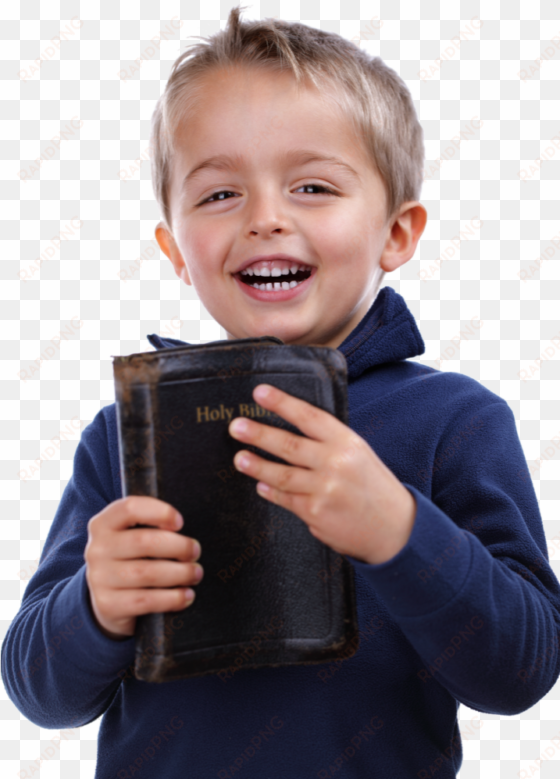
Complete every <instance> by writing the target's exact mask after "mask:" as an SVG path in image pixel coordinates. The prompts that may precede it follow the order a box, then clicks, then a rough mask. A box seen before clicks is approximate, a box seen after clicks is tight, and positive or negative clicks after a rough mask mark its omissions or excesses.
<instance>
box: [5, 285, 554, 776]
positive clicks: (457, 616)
mask: <svg viewBox="0 0 560 779" xmlns="http://www.w3.org/2000/svg"><path fill="white" fill-rule="evenodd" d="M148 338H149V340H150V343H151V344H152V345H153V346H155V347H156V348H165V347H170V346H176V345H178V344H182V343H184V342H182V341H178V340H176V339H165V338H160V337H159V336H157V335H150V336H148ZM339 349H340V351H341V352H342V353H343V354H344V356H345V358H346V361H347V364H348V380H349V383H348V399H349V425H350V427H351V428H352V429H353V430H355V431H356V432H357V433H359V434H360V435H361V436H362V437H363V438H364V439H365V440H366V441H367V442H368V443H369V444H370V446H371V447H372V448H373V449H374V450H375V452H376V453H377V454H378V456H379V457H380V458H381V459H382V460H383V462H384V463H385V464H386V465H387V466H388V467H389V468H390V469H391V470H392V471H393V473H394V474H395V475H396V476H397V477H398V478H399V479H400V481H401V482H402V483H403V484H404V486H405V487H406V488H407V489H408V490H410V492H411V493H412V494H413V495H414V497H415V499H416V503H417V512H416V517H415V522H414V527H413V530H412V534H411V536H410V538H409V540H408V542H407V544H406V546H405V547H404V548H403V549H402V550H401V551H400V552H399V553H398V554H397V555H396V556H395V557H393V558H392V559H390V560H388V561H387V562H385V563H382V564H380V565H368V564H367V563H364V562H360V561H358V560H356V559H354V558H352V557H348V559H349V560H350V561H351V563H352V565H353V567H354V571H355V581H356V596H357V606H358V617H359V625H360V646H359V650H358V651H357V652H356V654H354V655H353V656H352V657H350V658H346V659H344V660H339V661H337V662H335V663H332V664H328V663H327V664H320V665H310V666H309V665H308V666H286V667H278V668H261V669H240V670H239V671H238V672H237V673H235V675H233V676H232V677H231V678H228V679H222V678H220V677H219V676H217V675H213V674H212V675H207V676H203V677H197V678H193V679H190V680H180V681H172V682H167V683H163V684H150V683H148V682H143V681H138V680H137V679H136V678H135V677H134V674H133V672H132V664H133V661H134V638H130V639H129V640H126V641H123V642H115V641H112V640H111V639H109V638H107V637H106V636H105V635H103V634H102V633H101V632H100V630H99V629H98V627H97V626H96V623H95V621H94V619H93V616H92V612H91V605H90V602H89V599H88V587H87V581H86V577H85V563H84V557H83V554H84V548H85V545H86V541H87V522H88V520H89V519H90V518H91V517H92V516H94V515H95V514H97V513H98V512H99V511H101V510H102V509H103V508H104V507H105V506H106V505H107V504H108V503H111V502H112V501H114V500H116V499H118V498H120V497H122V492H121V482H120V472H119V458H118V442H117V431H116V417H115V404H112V405H109V406H106V407H105V408H103V409H101V411H99V412H98V414H97V415H96V417H95V419H94V420H93V422H91V424H89V425H88V426H87V427H86V428H85V429H84V431H83V432H82V436H81V440H80V443H79V445H78V447H77V449H76V453H75V457H74V467H73V474H72V477H71V479H70V481H69V482H68V484H67V486H66V488H65V490H64V493H63V496H62V499H61V501H60V505H59V507H58V509H57V512H56V515H55V518H54V521H53V524H52V527H51V529H50V531H49V535H48V538H47V541H46V544H45V547H44V549H43V552H42V555H41V561H40V564H39V568H38V570H37V571H36V573H35V574H34V575H33V577H32V578H31V580H30V581H29V584H28V586H27V589H26V591H25V595H24V598H23V602H22V604H21V607H20V610H19V612H18V614H17V615H16V617H15V619H14V620H13V622H12V624H11V625H10V628H9V630H8V632H7V635H6V639H5V641H4V644H3V648H2V677H3V680H4V683H5V685H6V688H7V690H8V694H9V696H10V697H11V699H12V701H13V702H14V703H15V705H16V706H17V707H18V709H19V710H20V711H21V712H22V713H23V714H24V715H25V716H26V717H27V718H28V719H29V720H31V722H34V723H36V724H38V725H40V726H42V727H45V728H51V729H55V728H66V727H70V726H72V727H78V726H80V725H85V724H87V723H89V722H92V721H93V720H95V719H97V718H98V717H100V716H101V715H103V720H102V722H101V726H100V731H99V741H98V756H97V770H96V774H95V776H96V779H113V778H115V779H129V777H133V776H137V777H139V779H143V777H149V778H150V779H152V778H155V777H165V779H207V778H208V779H210V778H212V777H216V778H217V779H230V777H240V779H286V777H288V776H289V777H294V778H295V779H304V778H305V777H309V778H310V779H311V778H312V777H318V779H326V778H327V777H332V776H336V777H339V779H342V778H343V777H348V778H350V777H352V778H354V777H355V778H356V779H358V778H359V779H363V777H366V776H367V777H376V776H380V777H381V776H383V777H394V778H395V779H410V778H412V777H419V779H424V778H425V777H432V776H436V777H438V779H449V778H450V777H455V776H456V773H457V771H458V769H459V768H460V765H461V761H462V749H461V737H460V733H459V729H458V723H457V711H458V707H459V702H462V703H464V704H466V705H467V706H469V707H471V708H473V709H476V710H478V711H481V712H489V713H494V714H506V715H512V714H518V713H520V712H523V711H525V710H526V709H528V708H530V707H531V706H533V705H534V704H535V703H537V702H538V701H539V700H540V699H541V698H543V697H544V696H545V695H546V694H547V693H548V691H549V690H550V689H551V688H552V686H553V685H554V683H555V682H556V679H557V677H558V675H559V671H560V668H559V652H558V637H559V635H560V630H559V628H560V585H559V582H558V580H557V579H556V577H555V575H554V573H553V571H552V569H551V567H550V565H549V561H548V553H547V546H546V541H545V536H544V531H543V525H542V520H541V516H540V514H539V507H538V502H537V499H536V495H535V492H534V489H533V485H532V481H531V478H530V476H529V471H528V468H527V463H526V460H525V457H524V454H523V450H522V447H521V444H520V441H519V438H518V435H517V431H516V427H515V421H514V416H513V413H512V411H511V409H510V407H509V406H508V404H507V403H506V402H505V401H504V400H503V399H501V398H500V397H499V396H497V395H495V394H494V393H493V392H491V391H489V390H488V389H486V388H485V387H484V386H483V385H482V384H480V383H479V382H477V381H475V380H474V379H471V378H470V377H468V376H464V375H462V374H460V373H454V372H449V371H447V372H440V371H436V370H433V369H432V368H429V367H427V366H423V365H421V364H419V363H417V362H412V361H410V360H409V359H408V358H411V357H415V356H417V355H421V354H423V353H424V350H425V347H424V342H423V340H422V337H421V335H420V332H419V331H418V328H417V326H416V323H415V320H414V318H413V316H412V315H411V313H410V311H409V309H408V308H407V306H406V303H405V301H404V300H403V298H402V297H401V296H400V295H399V294H398V293H396V292H395V291H394V290H393V289H392V288H391V287H385V288H384V289H382V290H381V291H380V293H379V294H378V296H377V298H376V300H375V302H374V304H373V305H372V307H371V308H370V310H369V311H368V313H367V314H366V316H365V317H364V318H363V319H362V321H361V322H360V323H359V324H358V325H357V327H356V328H355V329H354V331H353V332H352V333H350V335H349V336H348V337H347V338H346V340H345V341H344V342H343V343H342V344H341V345H340V347H339ZM201 563H202V564H204V550H203V552H202V557H201ZM200 586H204V581H203V582H202V583H201V585H200Z"/></svg>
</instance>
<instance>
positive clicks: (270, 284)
mask: <svg viewBox="0 0 560 779" xmlns="http://www.w3.org/2000/svg"><path fill="white" fill-rule="evenodd" d="M263 270H265V271H268V273H262V275H259V274H257V273H255V272H252V274H251V273H249V272H247V273H243V272H241V273H235V274H234V275H235V276H236V278H238V279H239V281H242V282H243V283H244V284H247V285H248V286H249V287H253V288H255V289H262V290H268V291H273V290H282V289H283V290H287V289H293V288H294V287H297V286H298V284H301V283H302V282H303V281H305V280H306V279H308V278H309V277H310V276H311V273H312V268H301V269H298V270H295V271H292V270H291V269H289V270H288V269H287V270H286V272H283V273H281V274H278V273H277V274H276V275H274V276H272V275H271V273H270V271H269V270H268V269H267V268H266V269H263Z"/></svg>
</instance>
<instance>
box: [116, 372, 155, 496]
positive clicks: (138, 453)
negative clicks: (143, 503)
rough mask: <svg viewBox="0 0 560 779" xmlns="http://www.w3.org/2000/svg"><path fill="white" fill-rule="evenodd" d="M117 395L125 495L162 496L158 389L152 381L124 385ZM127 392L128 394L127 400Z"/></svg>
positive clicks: (122, 479) (122, 477)
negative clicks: (157, 443)
mask: <svg viewBox="0 0 560 779" xmlns="http://www.w3.org/2000/svg"><path fill="white" fill-rule="evenodd" d="M120 389H121V393H118V394H117V397H118V402H117V415H118V429H119V458H120V469H121V481H122V493H123V498H124V497H127V496H128V495H149V496H151V497H153V498H157V496H158V480H157V464H156V451H155V446H154V441H155V434H154V427H155V426H157V408H156V407H155V406H156V404H155V403H154V400H155V398H157V392H152V389H151V386H150V384H148V383H146V384H133V385H130V386H128V387H126V388H125V387H122V386H121V388H120ZM123 395H124V396H126V397H127V400H126V402H124V400H123Z"/></svg>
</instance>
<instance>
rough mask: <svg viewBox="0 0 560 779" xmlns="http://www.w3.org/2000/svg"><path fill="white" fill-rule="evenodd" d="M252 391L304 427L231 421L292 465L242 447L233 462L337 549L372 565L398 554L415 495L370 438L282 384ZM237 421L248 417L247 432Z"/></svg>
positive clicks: (233, 428)
mask: <svg viewBox="0 0 560 779" xmlns="http://www.w3.org/2000/svg"><path fill="white" fill-rule="evenodd" d="M266 389H268V394H265V393H263V392H262V390H265V392H266ZM253 397H254V399H255V401H256V402H257V403H258V404H259V405H260V406H262V407H263V408H266V409H268V410H270V411H273V412H274V413H276V414H278V416H280V417H282V418H283V419H285V420H286V421H287V422H290V423H291V424H292V425H294V426H295V427H297V428H298V430H301V432H302V433H303V436H300V435H295V434H293V433H290V432H288V431H286V430H282V429H281V428H276V427H271V426H270V425H263V424H261V423H260V422H256V421H255V420H253V419H248V418H247V417H237V418H236V419H234V420H232V421H231V422H230V425H229V432H230V434H231V435H232V436H233V437H234V438H236V439H237V440H239V441H243V442H245V443H247V444H251V445H253V446H257V447H259V448H260V449H263V450H264V451H266V452H270V453H271V454H273V455H276V456H277V457H280V458H282V459H283V460H286V461H287V462H289V463H292V464H293V466H295V467H292V466H289V465H282V464H280V463H273V462H270V461H269V460H265V459H263V458H262V457H259V456H258V455H256V454H253V453H252V452H248V451H247V450H242V451H239V452H237V454H236V455H235V457H234V464H235V467H236V468H237V469H238V470H240V471H242V473H245V474H247V475H248V476H252V477H253V478H255V479H258V480H259V482H258V484H257V491H258V493H259V495H261V496H262V497H263V498H266V499H267V500H270V501H271V502H272V503H275V504H276V505H278V506H282V507H283V508H286V509H288V510H289V511H292V512H293V513H294V514H296V515H297V516H298V517H299V518H300V519H302V520H303V521H304V522H305V523H306V524H307V526H308V528H309V532H310V533H311V534H312V535H314V536H315V538H318V539H319V540H320V541H322V542H323V543H324V544H327V546H330V547H331V548H332V549H334V550H335V551H336V552H338V553H339V554H346V555H350V556H351V557H354V558H356V559H357V560H362V561H364V562H366V563H369V564H373V565H377V564H379V563H383V562H385V561H387V560H390V559H391V558H392V557H394V556H395V555H396V554H397V553H398V552H399V551H400V550H401V549H402V548H403V547H404V546H405V545H406V542H407V541H408V539H409V537H410V534H411V532H412V527H413V525H414V518H415V516H416V500H415V498H414V496H413V495H412V493H411V492H410V491H409V490H407V489H406V487H404V486H403V485H402V484H401V482H400V481H399V480H398V479H397V477H396V476H395V475H394V474H393V472H392V471H391V470H389V468H387V466H386V465H385V464H384V463H383V462H382V461H381V460H380V458H379V457H378V456H377V455H376V454H375V452H374V451H373V449H372V448H371V447H370V446H369V445H368V443H367V442H366V441H365V440H364V439H363V438H361V437H360V436H359V435H358V434H357V433H355V432H354V431H353V430H351V429H350V428H349V427H348V426H347V425H345V424H344V423H343V422H341V421H340V420H339V419H337V418H336V417H335V416H333V415H332V414H329V413H328V412H327V411H323V410H322V409H320V408H317V407H316V406H313V405H312V404H311V403H307V402H306V401H304V400H300V399H299V398H295V397H294V396H293V395H288V393H287V392H283V391H282V390H280V389H278V388H277V387H272V386H270V385H269V384H259V385H258V386H257V387H255V389H254V391H253ZM239 423H245V425H246V429H245V430H244V431H238V425H239ZM243 458H247V460H248V464H247V465H246V466H243V465H242V463H241V460H242V459H243Z"/></svg>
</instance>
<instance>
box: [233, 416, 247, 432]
mask: <svg viewBox="0 0 560 779" xmlns="http://www.w3.org/2000/svg"><path fill="white" fill-rule="evenodd" d="M247 427H248V425H247V420H246V419H242V418H241V417H239V418H238V419H234V421H233V422H232V423H231V429H232V431H233V432H234V433H244V432H245V430H247Z"/></svg>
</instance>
